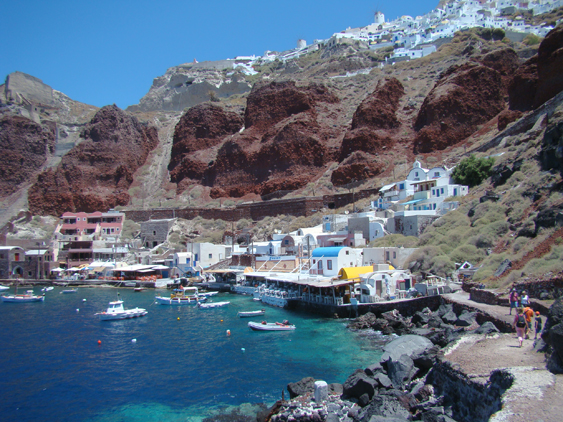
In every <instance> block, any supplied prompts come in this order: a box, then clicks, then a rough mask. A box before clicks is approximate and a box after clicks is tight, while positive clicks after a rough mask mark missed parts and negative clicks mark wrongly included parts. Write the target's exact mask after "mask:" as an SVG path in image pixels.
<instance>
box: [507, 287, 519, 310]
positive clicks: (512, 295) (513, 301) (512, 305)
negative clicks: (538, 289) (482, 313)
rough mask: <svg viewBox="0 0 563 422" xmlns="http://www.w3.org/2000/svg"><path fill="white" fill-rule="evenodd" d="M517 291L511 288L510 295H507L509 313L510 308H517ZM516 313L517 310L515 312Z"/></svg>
mask: <svg viewBox="0 0 563 422" xmlns="http://www.w3.org/2000/svg"><path fill="white" fill-rule="evenodd" d="M518 299H519V298H518V292H517V291H516V289H512V291H511V292H510V295H509V296H508V300H509V301H510V314H509V315H512V309H513V308H514V309H517V308H518ZM516 313H517V314H518V312H516Z"/></svg>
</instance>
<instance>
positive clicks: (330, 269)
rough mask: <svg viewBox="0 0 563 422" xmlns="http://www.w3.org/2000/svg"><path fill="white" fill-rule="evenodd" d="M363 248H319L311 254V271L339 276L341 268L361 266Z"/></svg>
mask: <svg viewBox="0 0 563 422" xmlns="http://www.w3.org/2000/svg"><path fill="white" fill-rule="evenodd" d="M361 265H362V250H361V249H353V248H349V247H346V246H331V247H325V248H317V249H315V250H314V251H313V253H312V255H311V269H310V273H311V274H313V275H324V276H329V277H333V276H337V275H338V272H339V271H340V269H341V268H346V267H360V266H361Z"/></svg>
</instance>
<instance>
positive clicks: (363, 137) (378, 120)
mask: <svg viewBox="0 0 563 422" xmlns="http://www.w3.org/2000/svg"><path fill="white" fill-rule="evenodd" d="M404 94H405V89H404V87H403V85H402V84H401V82H399V81H398V80H397V79H395V78H389V79H385V80H381V81H379V83H378V84H377V87H376V89H375V90H374V91H373V93H372V94H371V95H369V96H368V97H367V98H366V99H365V100H364V101H362V103H361V104H360V106H359V107H358V108H357V109H356V111H355V113H354V117H353V118H352V130H351V131H349V132H348V133H346V135H345V137H344V140H343V141H342V145H341V147H340V155H339V161H344V160H345V159H346V157H348V156H349V155H350V154H352V153H353V152H354V151H363V152H367V153H369V154H374V153H377V152H380V151H381V150H382V149H383V148H386V147H389V146H391V145H393V144H394V143H395V141H394V140H393V129H396V128H398V127H399V126H400V122H399V119H398V117H397V110H398V108H399V101H400V99H401V97H402V96H403V95H404ZM357 180H360V179H357ZM333 183H334V182H333Z"/></svg>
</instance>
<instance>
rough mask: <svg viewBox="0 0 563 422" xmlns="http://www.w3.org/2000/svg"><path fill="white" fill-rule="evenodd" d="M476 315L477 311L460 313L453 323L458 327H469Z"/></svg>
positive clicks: (473, 322)
mask: <svg viewBox="0 0 563 422" xmlns="http://www.w3.org/2000/svg"><path fill="white" fill-rule="evenodd" d="M476 316H477V312H465V313H462V314H461V315H460V316H459V317H457V321H456V322H455V325H457V326H458V327H471V326H472V325H473V324H475V318H476Z"/></svg>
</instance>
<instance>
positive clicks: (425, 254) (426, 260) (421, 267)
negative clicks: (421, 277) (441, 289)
mask: <svg viewBox="0 0 563 422" xmlns="http://www.w3.org/2000/svg"><path fill="white" fill-rule="evenodd" d="M439 255H442V251H441V250H440V248H438V247H436V246H424V247H422V248H419V249H418V250H416V251H415V252H414V253H413V254H412V255H411V256H410V257H409V258H408V259H407V261H406V262H408V267H409V269H410V270H411V271H413V272H414V271H428V270H429V269H430V267H431V261H432V260H433V259H434V258H435V257H437V256H439Z"/></svg>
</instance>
